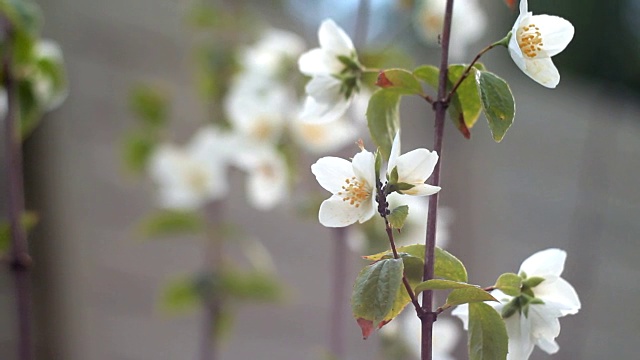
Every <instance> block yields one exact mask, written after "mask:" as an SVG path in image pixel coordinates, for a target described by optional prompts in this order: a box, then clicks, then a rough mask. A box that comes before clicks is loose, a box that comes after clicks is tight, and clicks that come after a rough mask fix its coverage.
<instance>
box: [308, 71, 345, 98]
mask: <svg viewBox="0 0 640 360" xmlns="http://www.w3.org/2000/svg"><path fill="white" fill-rule="evenodd" d="M341 87H342V82H340V80H338V79H336V78H335V77H333V76H331V75H327V76H314V77H313V78H312V79H311V81H309V82H308V83H307V85H306V86H305V92H306V93H307V94H308V95H309V96H311V97H313V98H314V99H315V100H316V101H317V102H319V103H336V102H338V101H340V100H341V99H344V96H343V95H342V94H341V93H340V88H341Z"/></svg>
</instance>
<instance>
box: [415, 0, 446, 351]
mask: <svg viewBox="0 0 640 360" xmlns="http://www.w3.org/2000/svg"><path fill="white" fill-rule="evenodd" d="M452 15H453V0H447V6H446V9H445V16H444V27H443V29H442V58H441V61H440V74H439V75H440V77H439V79H438V80H439V81H438V98H437V100H436V101H435V102H434V103H433V110H434V111H435V131H434V140H433V149H434V150H435V151H436V152H437V153H438V155H439V156H440V161H438V163H437V164H436V167H435V169H434V170H433V175H432V176H431V182H430V183H431V185H434V186H439V185H440V165H441V164H442V138H443V134H444V120H445V115H446V111H447V105H448V104H447V102H446V97H447V75H448V74H447V72H448V68H449V40H450V37H451V18H452ZM437 211H438V194H437V193H436V194H434V195H431V197H430V198H429V215H428V217H427V238H426V246H425V256H424V259H425V262H424V274H423V278H422V279H423V281H427V280H431V279H433V278H434V262H435V246H436V222H437V215H438V213H437ZM422 315H423V316H422V317H421V320H422V356H421V359H422V360H431V359H432V348H433V340H432V339H433V323H434V322H435V321H436V317H437V313H436V312H434V311H433V291H432V290H427V291H425V292H424V293H423V295H422Z"/></svg>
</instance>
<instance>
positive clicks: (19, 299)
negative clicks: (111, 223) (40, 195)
mask: <svg viewBox="0 0 640 360" xmlns="http://www.w3.org/2000/svg"><path fill="white" fill-rule="evenodd" d="M1 21H2V24H3V27H4V34H5V39H6V40H7V41H6V42H5V45H6V49H5V56H4V58H3V59H2V67H3V75H4V79H3V80H4V81H3V82H4V84H3V86H4V88H5V90H6V92H7V115H6V118H5V136H6V139H5V146H6V149H5V151H6V157H7V186H8V208H9V222H10V228H11V254H10V260H9V265H10V269H11V271H12V272H13V276H14V282H15V288H16V307H17V314H18V324H17V325H18V359H20V360H31V359H33V347H32V340H31V283H30V278H29V270H30V268H31V262H32V261H31V256H30V255H29V245H28V243H27V236H26V233H25V230H24V227H23V226H22V216H23V214H24V179H23V172H22V136H21V133H20V126H19V123H18V121H19V117H18V115H19V113H18V110H19V109H18V106H19V105H18V93H17V87H16V85H17V84H16V81H15V79H14V77H13V67H12V62H13V51H12V45H13V44H12V40H13V29H12V26H11V24H10V22H9V20H8V19H6V18H3V19H1Z"/></svg>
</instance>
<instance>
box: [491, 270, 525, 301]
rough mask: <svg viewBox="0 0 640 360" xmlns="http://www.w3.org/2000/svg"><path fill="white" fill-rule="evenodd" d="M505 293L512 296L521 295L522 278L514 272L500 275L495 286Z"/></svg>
mask: <svg viewBox="0 0 640 360" xmlns="http://www.w3.org/2000/svg"><path fill="white" fill-rule="evenodd" d="M493 287H495V288H496V289H498V290H500V291H502V292H503V293H505V294H507V295H511V296H519V295H520V288H521V287H522V278H521V277H520V276H518V275H516V274H514V273H504V274H502V275H500V277H498V280H497V281H496V284H495V285H494V286H493Z"/></svg>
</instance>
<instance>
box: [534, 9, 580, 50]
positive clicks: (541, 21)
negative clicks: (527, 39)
mask: <svg viewBox="0 0 640 360" xmlns="http://www.w3.org/2000/svg"><path fill="white" fill-rule="evenodd" d="M529 21H530V22H531V23H532V24H535V25H536V26H537V27H538V28H540V33H541V37H542V40H543V41H544V45H543V46H542V49H543V50H544V52H545V53H546V55H547V56H549V57H551V56H554V55H557V54H558V53H560V52H561V51H562V50H564V49H565V48H566V47H567V45H569V43H570V42H571V39H573V34H574V33H575V29H574V28H573V25H572V24H571V23H570V22H569V21H567V20H565V19H563V18H561V17H559V16H552V15H534V16H532V17H531V19H530V20H529Z"/></svg>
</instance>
